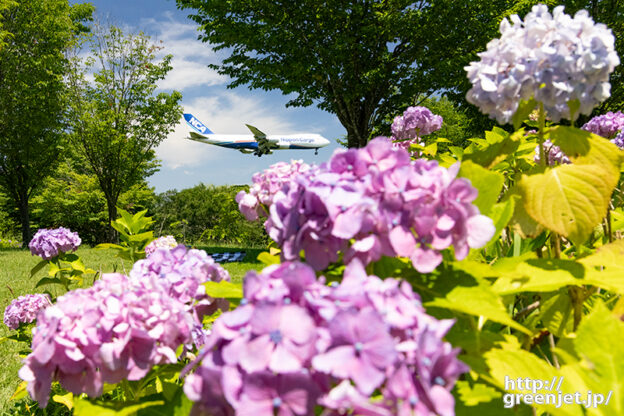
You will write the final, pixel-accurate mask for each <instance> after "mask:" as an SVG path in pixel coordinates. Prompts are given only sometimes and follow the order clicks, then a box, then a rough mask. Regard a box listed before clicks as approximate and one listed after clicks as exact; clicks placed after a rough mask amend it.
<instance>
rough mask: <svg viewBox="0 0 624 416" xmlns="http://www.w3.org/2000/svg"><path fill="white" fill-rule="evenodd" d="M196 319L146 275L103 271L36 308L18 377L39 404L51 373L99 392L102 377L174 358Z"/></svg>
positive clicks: (116, 377)
mask: <svg viewBox="0 0 624 416" xmlns="http://www.w3.org/2000/svg"><path fill="white" fill-rule="evenodd" d="M193 325H194V320H193V318H192V316H191V315H190V314H189V313H188V312H187V308H186V305H184V304H183V303H181V302H179V301H178V300H177V299H174V298H173V297H171V296H169V295H168V294H166V293H165V292H164V291H162V290H158V288H155V287H154V286H152V285H150V284H149V282H131V281H130V280H129V279H128V278H127V277H126V276H123V275H120V274H104V275H103V276H102V278H101V279H100V280H98V281H96V282H95V284H94V285H93V287H91V288H88V289H77V290H73V291H71V292H68V293H67V294H65V295H63V296H61V297H59V298H58V299H57V302H56V304H55V305H53V306H50V307H48V308H46V309H44V310H43V311H42V312H41V313H40V314H39V316H38V318H37V327H36V328H35V329H34V330H33V342H32V350H33V351H32V353H30V354H29V355H28V356H27V357H26V359H25V360H24V366H23V367H22V368H21V369H20V371H19V376H20V377H21V378H22V379H23V380H26V381H28V387H27V389H28V392H29V393H30V395H31V396H32V397H33V398H34V399H35V400H37V401H38V402H39V404H40V406H42V407H45V406H46V404H47V402H48V397H49V393H50V384H51V382H52V381H53V380H58V381H59V382H60V384H61V386H63V388H65V389H67V390H69V391H71V392H72V393H74V394H81V393H86V394H87V395H89V396H91V397H97V396H99V395H101V394H102V387H103V384H104V383H110V384H114V383H117V382H119V381H120V380H122V379H128V380H139V379H141V378H142V377H143V376H145V374H147V372H148V371H149V370H150V369H151V368H152V366H154V365H157V364H162V363H173V362H176V361H177V358H176V354H175V350H176V348H177V347H178V346H179V345H182V344H186V343H189V342H190V341H191V329H192V327H193Z"/></svg>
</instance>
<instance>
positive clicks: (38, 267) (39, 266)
mask: <svg viewBox="0 0 624 416" xmlns="http://www.w3.org/2000/svg"><path fill="white" fill-rule="evenodd" d="M47 264H48V261H47V260H41V261H40V262H39V263H37V265H36V266H35V267H33V268H32V269H31V270H30V277H33V276H34V275H36V274H37V273H39V271H40V270H41V269H43V268H44V267H45V266H46V265H47Z"/></svg>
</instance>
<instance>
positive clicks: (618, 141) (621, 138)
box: [611, 129, 624, 150]
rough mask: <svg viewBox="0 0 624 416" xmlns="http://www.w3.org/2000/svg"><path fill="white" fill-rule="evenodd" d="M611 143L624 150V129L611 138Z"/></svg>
mask: <svg viewBox="0 0 624 416" xmlns="http://www.w3.org/2000/svg"><path fill="white" fill-rule="evenodd" d="M611 143H613V144H615V145H616V146H617V147H619V148H620V149H623V150H624V129H623V130H622V131H620V132H619V133H618V135H617V136H615V137H614V138H613V139H611Z"/></svg>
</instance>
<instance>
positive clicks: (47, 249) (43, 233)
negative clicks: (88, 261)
mask: <svg viewBox="0 0 624 416" xmlns="http://www.w3.org/2000/svg"><path fill="white" fill-rule="evenodd" d="M81 242H82V240H80V237H79V236H78V233H74V232H72V231H71V230H69V229H67V228H63V227H59V228H55V229H52V230H48V229H45V228H42V229H40V230H38V231H37V232H36V233H35V235H34V236H33V238H32V240H30V243H29V244H28V247H29V248H30V252H31V253H32V255H33V256H39V257H41V258H43V259H44V260H50V259H52V258H54V257H56V256H58V255H59V254H61V253H68V252H70V251H76V250H77V249H78V246H80V243H81Z"/></svg>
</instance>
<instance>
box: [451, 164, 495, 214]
mask: <svg viewBox="0 0 624 416" xmlns="http://www.w3.org/2000/svg"><path fill="white" fill-rule="evenodd" d="M458 176H460V177H462V178H466V179H468V180H470V183H471V184H472V186H474V187H475V188H477V191H479V195H478V196H477V199H475V200H474V202H473V204H474V205H476V206H477V207H478V208H479V211H480V212H481V214H483V215H488V214H489V213H490V211H491V209H492V206H493V205H494V204H495V203H496V201H497V200H498V196H499V195H500V192H501V189H503V182H504V180H505V178H504V177H503V175H502V174H500V173H498V172H493V171H491V170H488V169H485V168H484V167H482V166H480V165H477V164H476V163H473V162H471V161H470V160H468V161H465V162H462V164H461V167H460V168H459V173H458Z"/></svg>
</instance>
